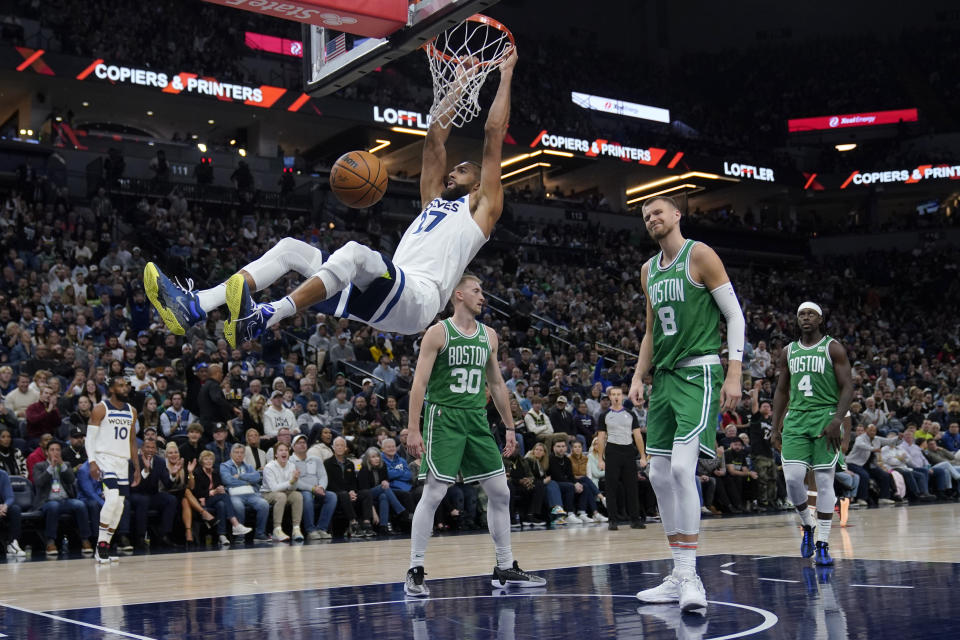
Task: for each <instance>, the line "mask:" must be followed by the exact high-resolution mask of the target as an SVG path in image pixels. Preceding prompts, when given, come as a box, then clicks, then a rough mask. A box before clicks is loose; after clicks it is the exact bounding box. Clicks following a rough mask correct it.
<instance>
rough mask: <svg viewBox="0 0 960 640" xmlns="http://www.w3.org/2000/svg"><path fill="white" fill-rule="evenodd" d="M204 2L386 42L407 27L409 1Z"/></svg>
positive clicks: (291, 0) (229, 0) (294, 0)
mask: <svg viewBox="0 0 960 640" xmlns="http://www.w3.org/2000/svg"><path fill="white" fill-rule="evenodd" d="M203 1H204V2H210V3H213V4H220V5H223V6H225V7H230V8H231V9H241V10H243V11H250V12H252V13H259V14H261V15H265V16H271V17H273V18H282V19H284V20H293V21H294V22H306V23H308V24H315V25H317V26H319V27H329V28H331V29H336V30H337V31H346V32H347V33H352V34H354V35H358V36H365V37H367V38H384V37H386V36H388V35H390V34H391V33H393V32H394V31H396V30H397V29H401V28H403V27H404V26H406V24H407V5H408V2H407V0H285V1H283V2H274V1H273V0H203Z"/></svg>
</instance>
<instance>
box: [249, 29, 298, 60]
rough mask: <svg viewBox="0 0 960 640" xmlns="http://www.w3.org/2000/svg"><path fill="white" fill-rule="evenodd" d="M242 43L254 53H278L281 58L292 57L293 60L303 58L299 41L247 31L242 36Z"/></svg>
mask: <svg viewBox="0 0 960 640" xmlns="http://www.w3.org/2000/svg"><path fill="white" fill-rule="evenodd" d="M243 42H244V44H246V45H247V46H248V47H249V48H251V49H254V50H256V51H266V52H267V53H279V54H280V55H282V56H293V57H294V58H302V57H303V43H302V42H300V41H299V40H288V39H287V38H278V37H276V36H268V35H265V34H262V33H254V32H252V31H247V32H245V33H244V34H243Z"/></svg>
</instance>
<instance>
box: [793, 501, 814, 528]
mask: <svg viewBox="0 0 960 640" xmlns="http://www.w3.org/2000/svg"><path fill="white" fill-rule="evenodd" d="M797 517H799V518H800V525H801V526H804V527H810V528H811V529H812V528H814V527H816V526H817V519H816V518H814V517H813V514H812V513H810V509H808V508H807V505H803V507H797Z"/></svg>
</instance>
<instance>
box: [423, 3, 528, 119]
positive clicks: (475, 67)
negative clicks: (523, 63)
mask: <svg viewBox="0 0 960 640" xmlns="http://www.w3.org/2000/svg"><path fill="white" fill-rule="evenodd" d="M512 46H513V37H512V36H511V35H510V32H509V31H508V30H507V28H506V27H504V26H503V25H502V24H500V23H499V22H497V21H496V20H492V19H490V18H487V17H486V16H482V15H479V14H478V15H475V16H472V17H471V18H469V19H468V20H466V21H465V22H462V23H460V24H458V25H457V26H455V27H452V28H450V29H448V30H446V31H444V32H443V33H441V34H440V35H438V36H437V37H436V38H434V39H433V40H432V41H430V42H428V43H427V44H426V45H424V49H425V50H426V52H427V60H428V61H429V63H430V75H432V76H433V106H432V107H431V108H430V117H431V119H432V121H434V122H437V123H438V124H439V125H440V126H441V127H443V128H444V129H446V128H447V127H449V126H451V125H452V126H454V127H462V126H463V125H464V124H466V123H468V122H470V121H471V120H473V119H474V118H475V117H476V116H477V115H479V113H480V103H479V101H478V99H479V97H480V87H482V86H483V83H484V81H485V80H486V79H487V76H488V75H490V72H491V71H493V70H494V69H496V68H497V67H499V66H500V63H501V62H503V60H504V58H506V56H507V54H508V53H509V52H510V48H511V47H512Z"/></svg>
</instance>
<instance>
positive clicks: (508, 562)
mask: <svg viewBox="0 0 960 640" xmlns="http://www.w3.org/2000/svg"><path fill="white" fill-rule="evenodd" d="M497 566H498V567H499V568H501V569H511V568H513V549H512V548H511V547H506V548H501V547H497Z"/></svg>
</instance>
